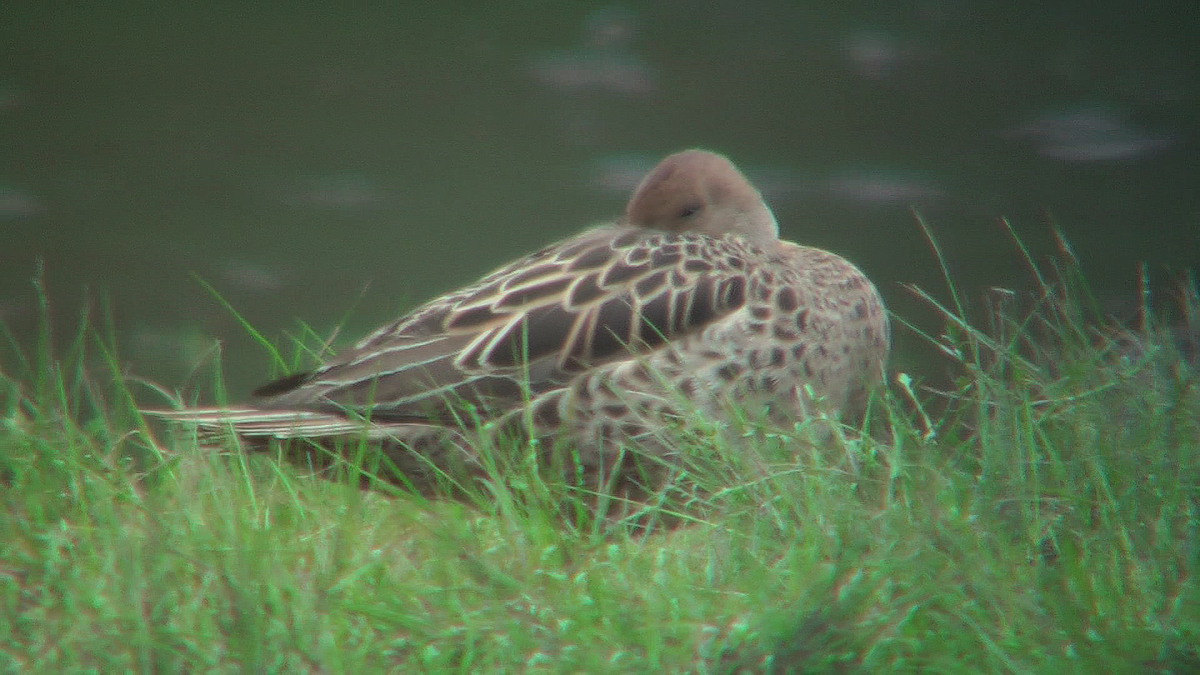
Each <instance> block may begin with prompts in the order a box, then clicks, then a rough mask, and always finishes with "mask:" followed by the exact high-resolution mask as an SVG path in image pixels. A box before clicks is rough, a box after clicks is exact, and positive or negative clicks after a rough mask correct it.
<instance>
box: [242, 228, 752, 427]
mask: <svg viewBox="0 0 1200 675" xmlns="http://www.w3.org/2000/svg"><path fill="white" fill-rule="evenodd" d="M758 254H759V252H758V250H757V249H755V248H754V247H752V246H751V245H749V244H747V243H746V242H745V241H744V240H741V239H738V238H736V237H724V238H714V237H708V236H704V235H700V234H694V233H682V234H675V233H665V232H658V231H652V230H631V229H629V228H622V227H615V226H612V227H602V228H597V229H594V230H590V231H588V232H585V233H583V234H581V235H578V236H577V237H573V238H571V239H568V240H566V241H563V242H559V243H558V244H554V245H551V246H548V247H546V248H543V249H542V250H540V251H538V252H536V253H534V254H531V255H529V256H527V257H525V258H522V259H520V260H517V261H515V262H513V263H511V264H509V265H507V266H505V267H502V268H500V269H498V270H496V271H495V272H492V273H491V274H489V275H487V276H485V277H484V278H483V279H481V280H480V281H479V282H477V283H476V284H474V285H472V286H469V287H467V288H464V289H462V290H460V291H456V292H454V293H450V294H448V295H444V296H442V297H440V298H438V299H435V300H433V301H432V302H430V303H428V304H426V305H425V306H423V307H420V308H418V309H417V310H416V311H414V312H413V313H411V314H409V315H408V316H406V317H404V318H402V319H400V320H399V321H396V322H393V323H392V324H389V325H387V326H384V327H383V328H381V329H379V330H378V331H376V332H375V333H373V334H372V335H371V336H369V337H368V338H367V339H365V340H363V341H362V342H360V343H359V344H358V345H356V346H355V348H353V349H350V350H347V351H345V352H343V353H342V354H340V355H339V356H338V357H336V358H335V359H333V360H331V361H329V362H328V363H326V364H325V365H324V366H322V367H321V368H319V369H317V370H315V371H313V372H311V373H307V374H299V375H292V376H289V377H287V378H283V379H282V380H278V381H276V382H273V383H270V384H268V385H265V386H264V387H262V388H260V389H259V390H258V392H256V393H258V394H260V395H261V396H263V397H264V398H265V400H264V401H263V404H264V405H267V406H271V407H280V408H291V407H303V408H307V409H310V410H317V411H326V412H332V411H335V410H340V409H346V408H351V409H354V410H355V411H356V412H358V413H361V414H369V415H370V416H371V417H372V418H373V419H379V420H381V421H393V422H428V421H441V422H446V421H448V420H450V419H454V420H456V421H458V422H461V418H460V415H459V413H460V410H461V405H462V404H463V403H467V404H471V405H472V406H474V407H475V410H476V412H477V414H478V415H479V417H480V418H481V419H487V418H490V417H493V416H495V415H497V414H501V413H503V412H505V411H506V410H508V409H511V408H512V407H514V406H516V405H519V404H520V403H521V402H522V401H524V400H527V399H528V397H529V396H531V395H536V394H539V393H544V392H545V391H549V390H551V389H553V388H556V387H561V386H563V385H564V384H566V383H567V382H568V381H570V379H571V378H572V377H574V376H575V375H577V374H578V373H580V372H582V371H583V370H585V369H587V368H592V367H595V366H598V365H602V364H604V363H608V362H611V361H613V360H617V359H621V358H628V357H629V356H630V355H631V354H639V353H647V352H649V351H651V350H654V349H657V348H659V347H661V346H662V345H663V344H664V343H666V342H667V341H668V340H671V339H673V338H676V337H679V336H682V335H686V334H689V333H692V332H694V331H698V330H701V329H702V328H704V327H705V326H707V325H709V324H711V323H712V322H714V321H717V320H719V319H721V318H722V317H724V316H727V315H728V314H730V313H731V312H734V311H736V310H737V309H739V308H740V307H741V306H742V305H743V304H744V303H745V300H746V289H747V286H748V285H749V281H748V279H747V277H746V275H745V269H746V268H747V266H746V265H745V264H744V262H743V261H744V259H745V258H746V257H747V256H754V255H758Z"/></svg>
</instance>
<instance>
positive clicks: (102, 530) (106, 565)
mask: <svg viewBox="0 0 1200 675" xmlns="http://www.w3.org/2000/svg"><path fill="white" fill-rule="evenodd" d="M1066 276H1069V275H1063V277H1060V278H1058V279H1057V280H1054V281H1050V280H1046V279H1042V281H1041V284H1040V285H1039V287H1038V292H1037V293H1035V297H1034V302H1033V307H1032V309H1028V308H1026V309H1022V310H1017V309H1015V308H1012V309H1008V308H1001V310H1000V311H999V312H998V313H996V314H993V315H991V316H992V318H993V319H995V321H994V322H993V324H992V325H991V326H989V327H988V330H979V329H976V328H973V327H972V326H971V324H970V323H969V322H967V321H966V319H965V318H964V317H965V315H966V312H965V311H964V310H963V309H962V308H959V307H954V308H953V309H947V310H946V313H947V317H948V322H947V325H948V328H947V331H946V333H945V334H944V335H939V336H930V340H931V341H932V342H934V343H936V344H937V345H939V346H940V348H941V349H942V350H943V351H944V352H945V353H947V354H949V355H951V356H952V357H953V358H954V359H955V361H956V362H957V365H958V367H959V372H960V377H959V379H958V380H957V382H956V384H955V386H954V387H953V388H952V389H951V390H950V391H947V392H943V394H941V395H934V394H931V393H929V392H928V391H926V390H924V389H922V388H920V387H917V386H916V385H915V384H912V385H910V384H908V381H907V380H901V381H900V383H899V384H897V385H896V386H893V387H892V388H891V391H890V392H889V393H887V394H886V395H884V396H882V397H881V398H880V399H879V400H878V401H876V402H875V414H873V415H872V416H871V420H872V423H871V429H869V433H866V434H857V433H850V432H848V433H847V434H846V435H845V437H842V438H839V439H836V441H835V442H834V447H833V448H825V449H821V450H814V449H811V448H808V446H806V445H804V444H802V443H801V442H800V441H799V440H798V438H799V436H800V435H802V434H801V432H802V431H803V430H802V429H801V430H796V431H795V432H790V431H789V432H779V433H771V434H765V435H759V436H758V437H756V440H755V441H754V442H753V443H751V444H750V445H749V446H748V447H746V448H726V447H720V446H717V447H707V448H697V453H698V454H703V453H704V452H709V453H711V452H716V453H718V454H721V455H723V457H724V459H725V462H724V463H723V465H722V466H723V467H724V468H723V469H722V470H721V471H718V472H712V473H708V474H704V473H700V474H698V475H697V476H695V477H694V478H695V479H696V480H698V481H700V482H701V483H703V482H704V481H710V482H711V484H710V485H708V487H709V488H711V489H710V490H708V491H707V492H705V493H704V494H707V495H708V496H707V497H705V498H704V503H702V504H699V505H698V506H699V508H697V509H694V510H693V511H692V512H691V513H693V514H699V515H694V516H692V517H693V518H694V520H693V522H691V524H689V525H687V526H684V527H677V528H674V529H669V530H664V529H662V528H655V527H651V529H650V531H649V532H645V531H640V530H636V529H635V528H632V527H625V526H623V525H622V524H620V523H606V522H591V523H589V522H587V521H586V520H584V521H581V522H576V523H574V524H570V525H567V524H564V523H563V521H562V518H560V516H559V515H558V512H557V511H556V510H555V508H556V507H555V506H554V505H553V504H551V502H549V501H545V500H539V499H538V495H540V494H541V492H539V491H538V489H535V488H536V487H537V481H538V475H537V473H536V471H535V470H533V469H530V473H529V474H528V475H527V476H525V477H524V478H525V479H527V480H524V481H523V480H520V479H518V480H512V479H509V480H506V481H497V482H496V483H495V484H494V485H493V486H492V488H491V489H492V494H491V495H490V498H489V499H485V500H480V502H479V504H477V505H474V506H471V505H467V504H463V503H459V502H448V501H436V502H429V501H426V500H422V499H420V498H418V497H413V496H407V495H402V496H389V495H387V494H385V493H384V492H383V491H364V490H360V489H358V488H357V487H354V486H352V485H351V484H349V483H350V482H349V481H347V482H345V483H339V482H335V481H326V480H320V479H316V478H312V477H309V476H305V475H304V474H303V473H302V472H299V471H297V470H294V469H293V468H291V467H290V466H288V465H286V464H283V463H280V462H278V461H276V459H275V458H273V457H270V456H264V455H254V456H246V455H243V454H241V453H238V452H236V449H232V448H231V450H234V451H232V452H217V451H214V450H212V449H210V448H201V447H197V445H196V443H195V442H194V440H192V439H189V438H188V437H187V436H180V437H177V438H174V439H171V440H170V441H169V442H167V443H165V444H159V443H156V442H154V441H153V435H152V433H151V430H150V429H149V428H147V426H146V423H145V421H144V420H143V419H142V418H141V416H140V415H139V414H138V413H137V411H136V408H135V406H134V404H133V403H132V399H131V396H130V393H129V390H128V388H127V385H126V384H125V383H124V382H123V380H122V378H121V377H119V372H120V371H119V368H118V367H117V366H116V365H113V364H115V363H117V361H118V359H117V358H116V357H115V356H112V355H111V352H110V351H108V350H106V349H105V348H104V347H103V344H104V341H103V340H98V341H97V340H94V337H95V336H94V334H93V331H91V329H86V328H82V329H81V330H80V333H79V337H78V339H77V340H76V341H75V342H74V343H72V344H70V345H67V346H66V347H65V348H64V349H61V350H53V351H55V352H56V353H57V355H58V356H57V359H56V360H52V359H51V356H50V354H51V352H52V350H51V349H50V348H49V347H48V340H43V342H42V343H41V344H39V345H35V346H33V347H32V348H30V349H28V350H26V360H25V361H24V364H23V365H22V366H20V367H19V368H18V372H16V373H15V374H12V375H8V376H4V377H3V378H2V379H0V406H3V407H2V408H0V425H2V426H0V482H2V488H0V489H2V491H3V492H2V494H3V510H2V511H0V622H2V624H3V625H2V630H0V669H3V670H4V671H5V672H14V671H23V672H71V671H80V670H92V671H100V672H116V671H127V670H134V671H144V672H149V671H157V672H181V671H218V672H219V671H238V672H241V671H251V672H296V671H311V672H377V671H392V672H527V671H532V672H560V671H561V672H683V671H688V672H698V673H705V672H713V673H717V672H719V673H727V672H869V673H879V672H918V671H919V672H1003V673H1007V672H1036V673H1050V672H1054V673H1059V672H1063V673H1069V672H1078V673H1096V672H1145V673H1155V672H1177V673H1188V672H1196V671H1197V670H1200V649H1198V648H1197V645H1200V584H1198V583H1197V581H1196V574H1197V572H1198V569H1197V567H1198V565H1200V511H1198V508H1200V391H1198V390H1200V385H1198V384H1197V375H1196V373H1195V370H1194V364H1191V363H1189V361H1188V359H1186V358H1184V356H1183V355H1181V354H1180V352H1179V350H1178V348H1177V340H1175V339H1173V338H1172V337H1171V335H1170V334H1169V333H1168V332H1167V331H1166V329H1165V328H1159V327H1157V326H1155V325H1154V324H1153V322H1146V323H1144V324H1143V325H1142V326H1140V327H1139V329H1138V330H1137V331H1132V332H1124V333H1115V332H1103V331H1095V330H1093V329H1092V328H1089V322H1088V319H1087V317H1086V312H1085V311H1084V310H1085V309H1086V304H1087V303H1086V298H1085V297H1082V296H1081V295H1080V294H1079V293H1077V292H1076V291H1075V290H1073V289H1075V286H1074V285H1073V284H1072V283H1071V280H1070V279H1069V278H1065V277H1066ZM1192 306H1193V308H1194V303H1193V305H1192ZM95 343H98V344H100V345H101V346H100V347H98V348H97V347H94V346H89V345H93V344H95ZM85 347H87V348H85ZM97 350H99V351H98V355H99V357H100V360H102V361H107V362H108V363H109V364H110V366H109V368H108V370H107V371H103V370H99V371H98V370H97V369H95V368H92V369H91V370H90V371H89V370H86V369H85V367H84V364H85V363H94V361H92V360H89V357H87V356H86V355H85V352H93V353H97ZM89 372H90V373H91V375H89ZM96 372H108V373H110V375H109V376H107V377H96V376H95V373H96ZM939 402H940V403H939ZM935 411H936V412H935ZM875 439H878V440H875ZM764 468H765V470H764ZM522 485H524V486H525V487H522ZM531 485H532V486H534V487H529V486H531ZM543 487H544V486H543ZM531 495H532V497H531Z"/></svg>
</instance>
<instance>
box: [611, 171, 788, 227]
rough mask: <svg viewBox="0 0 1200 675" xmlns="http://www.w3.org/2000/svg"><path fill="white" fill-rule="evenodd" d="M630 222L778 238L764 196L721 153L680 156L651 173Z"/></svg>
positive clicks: (629, 212)
mask: <svg viewBox="0 0 1200 675" xmlns="http://www.w3.org/2000/svg"><path fill="white" fill-rule="evenodd" d="M625 223H627V224H628V225H631V226H633V227H646V228H652V229H658V230H667V231H669V232H685V231H688V232H701V233H703V234H708V235H712V236H721V235H723V234H726V233H732V234H737V235H741V236H742V237H745V238H746V239H748V240H750V241H752V242H754V243H756V244H760V245H765V244H770V243H772V242H776V241H778V239H779V226H778V225H777V224H776V223H775V216H774V215H772V214H771V209H769V208H767V204H766V202H764V201H763V198H762V195H761V194H759V192H758V190H756V189H754V186H753V185H751V184H750V181H748V180H746V177H745V176H743V175H742V172H741V171H738V170H737V167H735V166H734V165H733V163H732V162H730V161H729V160H728V159H726V158H725V157H723V156H722V155H718V154H716V153H714V152H708V151H707V150H685V151H683V152H677V153H675V154H673V155H671V156H669V157H667V158H666V159H664V160H663V161H661V162H659V163H658V166H656V167H654V169H653V170H652V171H651V172H650V173H648V174H646V177H645V178H643V179H642V182H641V183H639V184H638V186H637V189H636V190H634V191H633V197H632V198H631V199H630V200H629V204H628V205H627V206H626V207H625Z"/></svg>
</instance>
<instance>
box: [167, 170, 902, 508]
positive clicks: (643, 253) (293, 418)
mask: <svg viewBox="0 0 1200 675" xmlns="http://www.w3.org/2000/svg"><path fill="white" fill-rule="evenodd" d="M888 347H889V335H888V322H887V317H886V314H885V312H884V308H883V304H882V301H881V300H880V297H879V294H878V292H877V291H876V289H875V287H874V285H873V284H872V283H871V282H870V281H869V280H868V279H867V278H866V277H865V276H864V275H863V274H862V273H861V272H860V271H859V270H858V269H857V268H855V267H854V266H853V265H851V264H850V263H849V262H847V261H846V260H845V259H843V258H841V257H838V256H836V255H834V254H832V253H828V252H826V251H821V250H818V249H814V248H809V247H805V246H799V245H797V244H793V243H790V242H785V241H780V239H779V237H778V227H777V225H776V223H775V218H774V216H773V215H772V213H771V211H770V209H769V208H768V207H767V205H766V204H765V203H764V202H763V200H762V197H761V196H760V194H759V193H758V191H757V190H755V189H754V187H753V186H751V185H750V183H749V182H748V181H747V180H746V179H745V178H744V177H743V175H742V174H741V173H740V172H739V171H738V170H737V169H736V168H735V167H734V166H733V165H732V164H731V163H730V162H729V161H728V160H727V159H725V158H724V157H722V156H720V155H717V154H714V153H710V152H706V151H701V150H689V151H686V152H681V153H678V154H675V155H671V156H670V157H667V158H666V159H665V160H663V161H662V162H661V163H660V164H659V165H658V166H657V167H655V168H654V169H653V170H652V171H651V172H650V173H649V174H648V175H647V176H646V177H645V178H644V179H643V180H642V182H641V183H640V184H639V185H638V187H637V189H636V190H635V192H634V194H633V197H632V199H631V200H630V201H629V204H628V206H627V208H626V212H625V215H624V216H623V217H622V218H621V219H620V220H619V221H617V222H615V223H613V224H610V225H605V226H601V227H597V228H595V229H591V230H588V231H585V232H582V233H580V234H578V235H575V236H573V237H570V238H568V239H565V240H563V241H560V242H558V243H555V244H552V245H550V246H547V247H545V248H543V249H541V250H539V251H537V252H535V253H532V254H530V255H528V256H526V257H524V258H522V259H520V260H517V261H515V262H512V263H510V264H508V265H505V266H504V267H501V268H500V269H498V270H496V271H494V272H492V273H491V274H489V275H487V276H485V277H484V278H482V279H480V280H479V281H477V282H476V283H474V284H472V285H470V286H467V287H466V288H463V289H462V290H459V291H456V292H453V293H450V294H447V295H444V296H442V297H439V298H436V299H434V300H432V301H430V302H429V303H427V304H426V305H424V306H422V307H420V308H418V309H417V310H415V311H414V312H412V313H411V314H409V315H407V316H405V317H403V318H401V319H400V320H398V321H396V322H394V323H391V324H388V325H386V326H383V327H382V328H380V329H379V330H377V331H375V332H374V333H372V334H371V335H369V336H367V337H366V338H365V339H363V340H362V341H361V342H359V343H358V344H357V345H355V347H354V348H353V349H349V350H346V351H344V352H342V353H341V354H339V355H338V356H337V357H336V358H334V359H332V360H330V361H329V362H328V363H326V364H324V365H323V366H321V367H320V368H318V369H316V370H314V371H312V372H308V373H300V374H296V375H292V376H289V377H286V378H283V379H281V380H279V381H276V382H273V383H270V384H267V385H265V386H263V387H261V388H260V389H259V390H258V391H257V392H256V395H257V396H258V397H259V398H258V400H257V401H255V402H254V403H253V404H252V405H251V406H248V407H244V408H240V409H229V410H219V409H196V410H182V411H169V412H163V411H157V412H155V414H158V415H161V416H164V417H167V418H170V419H174V420H182V421H191V422H194V423H196V424H198V425H199V426H200V427H201V429H202V430H205V431H208V432H217V431H220V430H221V429H224V428H228V427H232V428H233V429H234V430H235V431H236V432H237V433H238V434H239V435H241V436H242V437H244V438H246V439H256V438H257V439H267V438H275V439H291V438H318V439H324V440H328V439H333V438H336V437H339V436H347V435H354V436H355V437H361V434H363V433H364V430H365V431H366V433H367V434H368V436H369V437H371V438H374V439H378V440H381V441H383V442H384V447H385V448H386V449H387V454H388V457H389V458H390V459H391V460H392V461H393V462H394V463H395V465H396V466H397V467H398V468H399V470H400V471H402V472H404V473H405V474H406V476H405V477H404V479H405V480H407V481H410V482H413V483H416V484H420V483H421V481H423V480H425V477H426V476H428V475H429V473H430V471H431V470H433V469H434V468H435V467H436V468H437V469H439V470H449V469H450V468H456V469H461V468H462V467H467V468H472V467H474V468H475V469H479V467H480V466H481V464H482V462H481V459H480V457H479V456H478V455H477V454H476V448H477V447H484V446H485V445H488V444H483V445H480V444H479V443H478V442H477V439H479V438H480V437H481V435H484V434H510V435H511V434H516V435H520V436H522V437H525V436H528V435H530V434H532V435H534V436H536V437H538V438H540V439H541V440H542V444H541V447H544V448H546V452H547V453H555V452H559V453H562V455H561V456H562V457H571V458H572V461H575V462H578V465H576V471H581V474H577V475H582V476H583V478H584V480H585V481H586V482H588V483H589V484H590V487H592V488H595V487H597V486H598V485H599V484H601V482H603V481H606V480H607V479H609V478H610V474H611V472H612V471H613V470H614V469H615V470H617V471H618V475H617V476H616V478H617V479H618V480H617V483H621V482H626V483H629V484H630V485H632V484H634V483H639V484H641V485H640V487H641V488H642V489H645V488H653V487H654V485H653V483H654V476H653V475H649V478H648V474H646V473H645V472H644V471H642V470H639V471H634V470H632V469H631V468H629V467H630V463H629V456H630V453H632V454H633V455H640V456H643V457H646V456H648V457H650V458H653V459H667V460H669V459H670V458H671V457H672V456H673V454H674V452H675V450H676V447H675V446H676V445H677V442H678V434H679V425H680V423H681V421H685V420H687V419H689V418H691V417H690V415H691V414H692V413H695V412H699V413H701V414H703V415H704V416H705V417H707V418H709V419H716V420H720V419H723V418H725V416H726V415H728V413H729V411H730V404H731V403H734V404H739V405H741V406H742V407H744V408H746V409H748V410H750V411H753V410H760V411H763V412H765V413H767V414H768V415H769V419H770V420H771V421H773V422H774V423H778V424H780V425H786V426H791V424H793V423H794V422H796V421H798V420H802V419H804V418H806V417H809V416H811V415H813V414H814V412H815V411H816V410H818V409H819V410H822V411H824V412H828V413H830V414H834V415H837V414H841V413H845V412H847V411H848V409H851V408H857V407H859V406H861V405H862V402H863V401H864V400H865V393H866V391H867V388H868V387H870V386H871V385H872V384H874V383H876V382H878V381H879V380H880V379H881V377H882V375H883V370H884V362H885V360H886V358H887V354H888ZM851 412H854V411H851ZM366 418H369V420H370V424H369V425H368V424H367V423H366V422H364V419H366ZM692 419H694V418H692ZM568 448H569V449H571V450H573V451H569V450H568ZM622 457H624V458H625V460H624V461H625V463H622V462H621V461H619V460H620V458H622ZM552 459H553V457H547V460H548V461H550V460H552ZM645 464H646V463H643V465H645ZM649 464H654V462H650V463H649ZM657 464H658V465H660V466H665V465H668V464H669V462H657ZM580 465H581V466H580ZM572 473H575V472H574V471H573V472H572ZM650 473H651V474H653V473H654V472H650ZM635 474H636V475H635ZM646 480H649V481H650V484H649V485H646V484H645V481H646Z"/></svg>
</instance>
